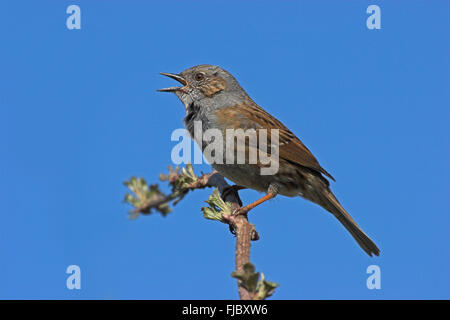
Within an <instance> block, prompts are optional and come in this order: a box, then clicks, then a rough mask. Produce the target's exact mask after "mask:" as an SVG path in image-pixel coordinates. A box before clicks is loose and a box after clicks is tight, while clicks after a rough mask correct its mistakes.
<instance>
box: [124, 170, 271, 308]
mask: <svg viewBox="0 0 450 320" xmlns="http://www.w3.org/2000/svg"><path fill="white" fill-rule="evenodd" d="M160 180H162V181H167V182H168V183H169V185H170V186H171V189H172V190H171V193H170V194H167V195H166V194H164V193H163V192H162V191H160V190H159V186H158V185H157V184H153V185H150V186H148V185H147V183H146V181H145V180H144V179H143V178H136V177H132V178H131V179H130V181H126V182H124V184H125V185H126V186H127V187H128V188H129V189H130V190H131V191H132V192H133V193H134V194H135V196H133V195H131V194H126V195H125V199H124V201H125V202H127V203H129V204H131V205H132V206H133V207H134V209H132V210H130V217H131V218H137V217H138V216H139V214H144V215H148V214H150V213H152V212H153V211H157V212H160V213H161V214H162V215H163V216H166V215H167V214H168V213H169V212H171V211H172V209H171V208H170V206H169V204H170V203H172V205H176V204H177V203H178V202H179V201H181V200H182V199H183V198H184V197H185V196H186V194H187V193H189V191H192V190H196V189H204V188H208V187H214V188H216V189H215V190H214V191H213V193H212V194H211V195H210V197H209V199H208V200H207V201H206V203H207V204H208V205H209V207H203V208H202V212H203V216H204V217H205V218H206V219H210V220H217V221H220V222H222V223H225V224H228V225H229V227H230V230H231V231H232V233H233V234H235V235H236V252H235V254H236V257H235V263H236V271H234V272H233V273H232V276H233V277H234V278H236V279H238V291H239V296H240V298H241V299H242V300H262V299H265V298H267V297H269V296H270V295H271V294H272V293H273V291H274V289H275V287H277V286H278V285H277V284H275V283H272V282H269V281H266V280H265V279H264V274H261V279H260V280H259V277H260V276H259V273H255V272H254V267H253V265H252V264H251V263H250V246H251V241H252V240H253V241H255V240H258V239H259V235H258V233H257V232H256V229H255V227H254V225H253V224H251V223H250V222H249V221H248V218H247V215H246V214H245V215H244V214H235V213H236V212H238V209H239V208H240V207H241V205H242V201H241V199H240V197H239V194H238V192H237V191H236V190H235V189H233V188H232V187H231V186H230V185H229V184H228V183H227V182H226V181H225V179H224V177H223V176H221V175H220V174H219V173H218V172H217V171H213V172H211V173H207V174H203V175H201V176H200V177H197V176H196V175H195V173H194V171H193V169H192V165H190V164H188V165H187V166H186V168H182V169H181V171H180V169H179V168H178V167H177V168H175V169H172V167H169V174H168V175H163V174H161V175H160ZM255 279H256V280H255Z"/></svg>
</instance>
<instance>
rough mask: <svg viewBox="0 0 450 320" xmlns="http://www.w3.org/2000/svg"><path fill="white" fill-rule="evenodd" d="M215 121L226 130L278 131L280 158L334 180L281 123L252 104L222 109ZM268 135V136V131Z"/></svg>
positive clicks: (218, 111) (217, 112)
mask: <svg viewBox="0 0 450 320" xmlns="http://www.w3.org/2000/svg"><path fill="white" fill-rule="evenodd" d="M216 116H217V120H218V121H220V122H221V123H223V124H224V125H225V126H226V127H227V128H234V129H238V128H241V129H244V130H246V129H251V128H253V129H262V128H264V129H279V142H280V157H281V158H283V159H285V160H287V161H289V162H292V163H295V164H298V165H300V166H303V167H306V168H309V169H312V170H314V171H317V172H320V173H323V174H324V175H326V176H327V177H329V178H330V179H332V180H333V181H335V180H334V178H333V176H332V175H331V174H329V173H328V172H327V171H326V170H325V169H323V168H322V167H321V166H320V164H319V162H318V161H317V159H316V158H315V157H314V155H313V154H312V153H311V151H309V149H308V148H307V147H306V146H305V145H304V144H303V143H302V142H301V141H300V139H299V138H297V136H295V134H293V133H292V132H291V131H290V130H289V129H288V128H287V127H286V126H285V125H284V124H283V123H281V122H280V121H279V120H278V119H276V118H275V117H273V116H272V115H270V114H269V113H268V112H266V111H265V110H264V109H263V108H261V107H260V106H258V105H257V104H255V103H253V102H250V101H249V102H248V103H244V104H240V105H235V106H232V107H228V108H222V109H219V110H217V111H216ZM268 135H270V130H269V133H268Z"/></svg>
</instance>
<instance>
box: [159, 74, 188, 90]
mask: <svg viewBox="0 0 450 320" xmlns="http://www.w3.org/2000/svg"><path fill="white" fill-rule="evenodd" d="M160 74H162V75H163V76H167V77H169V78H172V79H174V80H177V81H178V82H179V83H181V84H182V85H183V87H184V86H186V85H187V81H186V79H184V78H183V77H182V76H180V75H179V74H174V73H166V72H160ZM183 87H170V88H164V89H158V91H159V92H175V91H179V90H182V88H183Z"/></svg>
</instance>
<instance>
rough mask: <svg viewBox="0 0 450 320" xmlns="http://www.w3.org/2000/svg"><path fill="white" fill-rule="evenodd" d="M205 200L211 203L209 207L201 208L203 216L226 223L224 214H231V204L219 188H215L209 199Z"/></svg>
mask: <svg viewBox="0 0 450 320" xmlns="http://www.w3.org/2000/svg"><path fill="white" fill-rule="evenodd" d="M205 202H206V203H207V204H208V205H209V207H203V208H201V210H202V212H203V217H205V218H206V219H210V220H217V221H220V222H223V223H226V220H225V219H224V218H223V214H231V205H230V204H229V203H227V202H225V201H223V199H222V197H221V196H220V194H219V190H218V189H217V188H216V189H214V191H213V192H212V194H211V195H210V196H209V198H208V200H206V201H205Z"/></svg>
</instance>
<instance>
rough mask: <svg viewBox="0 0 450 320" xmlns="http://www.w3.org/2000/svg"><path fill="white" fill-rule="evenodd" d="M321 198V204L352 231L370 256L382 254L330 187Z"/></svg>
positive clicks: (322, 193)
mask: <svg viewBox="0 0 450 320" xmlns="http://www.w3.org/2000/svg"><path fill="white" fill-rule="evenodd" d="M320 198H321V201H320V202H321V203H320V205H322V206H323V207H324V208H325V209H327V210H328V211H329V212H331V213H332V214H333V215H334V216H335V217H336V218H337V219H338V220H339V221H340V222H341V223H342V225H343V226H344V227H345V229H347V230H348V232H350V234H351V235H352V236H353V238H355V240H356V242H358V244H359V245H360V246H361V248H362V249H363V250H364V251H365V252H366V253H367V254H368V255H369V256H372V254H374V255H376V256H378V255H379V254H380V249H378V247H377V245H376V244H375V243H374V242H373V241H372V240H371V239H370V238H369V236H368V235H367V234H365V233H364V231H362V229H361V228H360V227H359V226H358V224H357V223H356V222H355V220H353V218H352V217H351V216H350V215H349V214H348V212H347V211H345V209H344V208H343V207H342V205H341V204H340V203H339V201H338V200H337V199H336V197H335V196H334V194H333V193H332V192H331V191H330V190H329V189H328V188H327V189H326V190H323V192H321V196H320Z"/></svg>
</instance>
